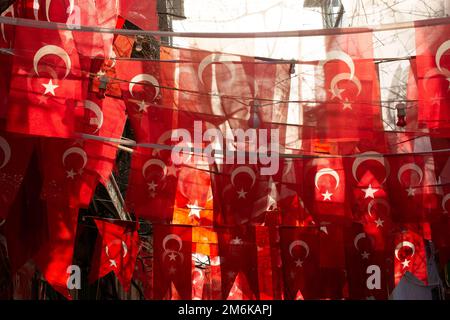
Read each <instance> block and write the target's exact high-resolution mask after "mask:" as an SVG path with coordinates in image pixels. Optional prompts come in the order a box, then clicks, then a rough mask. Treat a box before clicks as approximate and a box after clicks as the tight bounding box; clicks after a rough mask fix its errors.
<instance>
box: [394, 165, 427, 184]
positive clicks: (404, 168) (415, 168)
mask: <svg viewBox="0 0 450 320" xmlns="http://www.w3.org/2000/svg"><path fill="white" fill-rule="evenodd" d="M407 170H412V171H415V172H417V174H418V175H419V183H418V185H419V184H420V183H421V182H422V179H423V171H422V169H420V167H419V166H418V165H417V164H415V163H406V164H404V165H402V166H401V167H400V169H399V170H398V174H397V179H398V181H399V182H400V183H402V180H401V177H402V174H403V173H405V171H407Z"/></svg>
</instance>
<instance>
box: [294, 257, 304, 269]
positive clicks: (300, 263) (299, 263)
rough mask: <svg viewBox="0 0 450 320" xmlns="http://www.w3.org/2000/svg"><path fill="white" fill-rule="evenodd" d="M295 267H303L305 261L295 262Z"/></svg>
mask: <svg viewBox="0 0 450 320" xmlns="http://www.w3.org/2000/svg"><path fill="white" fill-rule="evenodd" d="M295 266H296V267H299V268H301V267H303V261H302V260H300V259H298V260H295Z"/></svg>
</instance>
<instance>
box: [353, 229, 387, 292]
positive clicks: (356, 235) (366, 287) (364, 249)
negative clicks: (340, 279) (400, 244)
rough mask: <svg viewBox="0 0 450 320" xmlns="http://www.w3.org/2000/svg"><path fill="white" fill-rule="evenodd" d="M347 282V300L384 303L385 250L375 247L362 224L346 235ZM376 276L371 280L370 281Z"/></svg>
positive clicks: (373, 241) (372, 239) (373, 240)
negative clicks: (372, 299)
mask: <svg viewBox="0 0 450 320" xmlns="http://www.w3.org/2000/svg"><path fill="white" fill-rule="evenodd" d="M345 238H346V240H345V244H346V247H345V253H346V269H347V281H348V287H349V298H350V299H367V298H369V297H375V298H376V299H387V297H388V293H389V291H388V287H386V285H387V282H386V281H387V280H388V279H387V275H388V274H387V265H386V255H385V253H386V252H385V250H384V248H382V249H381V250H378V249H377V248H376V247H375V241H376V240H375V239H374V238H373V237H372V236H371V235H369V234H367V233H366V232H365V231H364V227H363V225H362V224H359V223H353V224H352V225H351V227H349V228H347V229H346V232H345ZM373 270H376V271H375V272H378V271H379V272H380V273H379V274H376V276H377V277H374V279H373V280H371V279H370V278H369V277H370V275H371V274H373V272H374V271H373Z"/></svg>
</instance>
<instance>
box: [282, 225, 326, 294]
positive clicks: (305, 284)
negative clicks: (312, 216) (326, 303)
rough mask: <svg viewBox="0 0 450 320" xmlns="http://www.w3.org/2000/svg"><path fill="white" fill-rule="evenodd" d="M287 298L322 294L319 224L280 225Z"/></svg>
mask: <svg viewBox="0 0 450 320" xmlns="http://www.w3.org/2000/svg"><path fill="white" fill-rule="evenodd" d="M280 247H281V258H282V261H283V274H284V292H285V299H288V300H293V299H296V297H297V296H299V295H301V296H303V297H304V299H318V298H320V274H319V271H318V270H317V267H318V265H319V257H320V255H319V234H318V229H317V228H309V227H285V228H280Z"/></svg>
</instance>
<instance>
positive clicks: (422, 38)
mask: <svg viewBox="0 0 450 320" xmlns="http://www.w3.org/2000/svg"><path fill="white" fill-rule="evenodd" d="M449 32H450V25H448V24H444V25H439V26H428V27H427V26H426V25H425V26H422V25H421V23H420V22H417V23H416V29H415V35H416V69H417V87H418V99H419V104H418V125H419V127H420V128H424V127H426V128H428V129H429V130H430V132H431V133H432V134H438V135H441V136H446V137H448V134H449V128H450V127H449V125H448V123H449V120H450V112H449V104H450V90H449V86H450V51H449V49H450V42H449V40H448V33H449Z"/></svg>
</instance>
